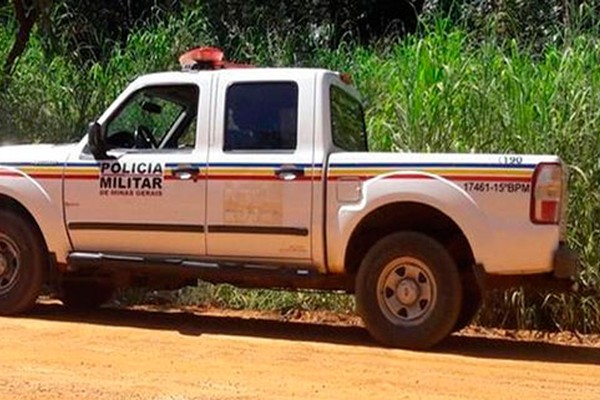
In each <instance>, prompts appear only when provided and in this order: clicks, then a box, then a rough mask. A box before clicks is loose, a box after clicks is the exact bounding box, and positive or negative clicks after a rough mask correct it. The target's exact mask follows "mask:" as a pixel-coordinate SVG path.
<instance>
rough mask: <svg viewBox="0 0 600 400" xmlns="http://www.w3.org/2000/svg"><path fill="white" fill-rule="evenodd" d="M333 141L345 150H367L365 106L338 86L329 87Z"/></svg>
mask: <svg viewBox="0 0 600 400" xmlns="http://www.w3.org/2000/svg"><path fill="white" fill-rule="evenodd" d="M329 98H330V101H331V135H332V137H333V143H334V144H335V145H336V146H337V147H339V148H340V149H342V150H345V151H367V150H368V148H367V134H366V130H365V122H364V114H363V108H362V105H361V104H360V102H359V101H358V100H357V99H355V98H354V97H352V96H350V95H349V94H348V93H346V92H345V91H343V90H342V89H340V88H339V87H337V86H334V85H332V86H331V88H330V89H329Z"/></svg>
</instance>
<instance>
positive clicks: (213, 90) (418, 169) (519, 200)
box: [0, 48, 578, 349]
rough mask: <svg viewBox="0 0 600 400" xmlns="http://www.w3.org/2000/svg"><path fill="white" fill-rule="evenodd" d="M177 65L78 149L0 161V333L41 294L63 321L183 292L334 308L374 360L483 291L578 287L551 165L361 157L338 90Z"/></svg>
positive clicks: (301, 73) (201, 63) (519, 158)
mask: <svg viewBox="0 0 600 400" xmlns="http://www.w3.org/2000/svg"><path fill="white" fill-rule="evenodd" d="M182 62H183V63H184V64H186V66H187V67H189V68H187V70H185V71H181V72H165V73H157V74H150V75H146V76H142V77H140V78H138V79H136V80H135V81H134V82H133V83H132V84H131V85H130V86H129V87H128V88H127V89H126V90H125V91H124V92H123V93H122V94H121V95H120V96H119V97H118V98H117V99H116V100H115V102H114V103H113V104H112V105H111V106H110V107H109V108H108V109H107V110H106V112H104V113H103V114H102V116H101V117H100V118H99V119H98V120H97V122H95V123H93V124H91V125H90V128H89V132H88V134H87V136H86V137H85V138H83V139H82V140H81V142H79V143H77V144H70V145H22V146H6V147H2V148H0V176H1V179H0V313H1V314H5V315H8V314H16V313H21V312H25V311H26V310H28V309H29V308H30V307H32V305H33V304H34V302H35V301H36V298H37V297H38V295H39V293H40V291H41V288H42V287H43V285H46V286H50V287H53V288H55V289H56V290H57V291H58V293H59V295H60V296H61V298H62V299H63V301H64V303H65V304H66V305H69V306H73V307H92V306H98V305H100V304H102V303H104V302H106V301H107V300H108V299H109V298H110V296H111V295H112V294H113V292H114V290H115V288H119V287H126V286H133V285H143V286H146V287H151V288H177V287H181V286H183V285H186V284H189V283H192V284H193V283H194V282H196V280H197V279H202V280H205V281H210V282H216V283H218V282H228V283H232V284H235V285H239V286H245V287H272V288H288V289H299V288H308V289H320V290H336V291H345V292H348V293H355V295H356V304H357V310H358V312H359V313H360V315H361V316H362V318H363V319H364V322H365V325H366V327H367V329H368V330H369V332H370V333H371V334H372V336H373V337H374V338H375V339H376V340H377V341H379V342H380V343H382V344H384V345H387V346H394V347H404V348H414V349H421V348H427V347H430V346H432V345H434V344H436V343H438V342H439V341H440V340H442V339H443V338H444V337H446V336H447V335H448V334H450V333H451V332H453V331H455V330H457V329H460V328H461V327H463V326H464V325H465V324H467V323H468V322H469V321H470V320H471V319H472V317H473V315H474V314H475V312H476V311H477V309H478V307H479V304H480V299H481V293H482V292H483V291H485V290H489V289H493V288H499V287H505V286H507V285H508V286H511V285H523V284H531V285H533V286H535V287H536V288H539V289H552V290H561V289H565V288H567V289H568V288H569V287H570V286H571V285H572V284H573V280H572V279H573V277H574V276H575V275H576V273H577V264H578V263H577V257H576V256H575V255H574V254H573V253H572V252H571V251H570V250H568V249H567V248H566V246H565V245H564V242H565V225H566V221H565V215H566V198H567V192H566V184H565V168H564V165H563V164H562V162H561V160H560V159H559V158H558V157H556V156H546V155H512V154H496V155H493V154H487V155H484V154H481V155H475V154H414V153H369V152H368V151H367V150H368V149H367V138H366V132H365V124H364V120H363V110H362V106H361V102H360V101H359V96H358V94H357V92H356V90H355V89H354V88H353V87H352V86H351V85H350V84H349V81H348V79H347V77H346V76H345V75H340V74H338V73H336V72H331V71H327V70H321V69H285V68H282V69H279V68H274V69H261V68H236V67H237V66H236V65H232V64H229V63H226V62H224V61H223V60H222V55H221V53H219V52H218V51H216V50H215V49H210V48H208V49H207V48H201V49H197V50H195V51H192V52H191V53H188V54H187V55H186V56H185V57H182Z"/></svg>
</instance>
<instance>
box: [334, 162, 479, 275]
mask: <svg viewBox="0 0 600 400" xmlns="http://www.w3.org/2000/svg"><path fill="white" fill-rule="evenodd" d="M361 192H362V196H361V199H360V201H359V202H357V203H352V204H343V203H342V204H338V205H337V207H335V209H334V210H331V209H330V212H331V211H333V212H335V216H332V217H333V218H331V219H330V224H329V236H328V238H329V239H330V244H331V246H330V247H329V249H330V253H329V255H330V259H329V261H330V263H329V266H330V269H331V270H332V272H338V273H339V272H342V271H343V268H344V257H345V254H346V251H347V247H348V244H349V242H350V238H351V236H352V233H353V232H354V230H355V229H356V228H357V226H358V225H359V224H360V222H361V221H362V220H363V218H365V217H366V216H367V215H369V214H370V213H371V212H373V211H375V210H377V209H378V208H380V207H382V206H385V205H388V204H392V203H402V202H413V203H420V204H423V205H427V206H430V207H432V208H435V209H437V210H439V211H440V212H442V213H444V214H445V215H447V216H448V217H449V218H451V219H452V220H453V221H454V222H455V223H456V225H457V226H458V227H459V228H460V229H461V230H462V232H463V233H464V235H465V237H466V238H467V240H468V241H469V244H470V246H471V249H472V251H473V255H474V256H475V259H476V260H477V261H479V260H481V258H482V257H483V255H484V254H486V253H487V250H486V241H485V240H484V235H481V232H486V231H487V230H488V225H489V224H488V220H487V218H486V216H485V214H484V213H483V212H482V210H481V209H480V208H479V206H478V205H477V203H476V202H475V201H474V200H473V198H472V197H471V196H469V194H468V193H467V192H465V191H464V190H463V189H462V188H461V187H460V186H458V185H456V184H455V183H453V182H451V181H449V180H447V179H444V178H442V177H440V176H438V175H433V174H429V173H426V172H417V173H415V172H393V173H389V174H383V175H379V176H377V177H375V178H373V179H370V180H367V181H365V182H364V183H363V185H362V188H361Z"/></svg>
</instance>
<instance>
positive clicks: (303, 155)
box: [207, 75, 313, 262]
mask: <svg viewBox="0 0 600 400" xmlns="http://www.w3.org/2000/svg"><path fill="white" fill-rule="evenodd" d="M218 87H219V90H218V93H219V95H218V97H217V102H216V104H217V110H216V117H215V120H216V123H215V132H214V135H213V137H214V138H215V140H214V141H213V142H212V143H211V146H210V151H209V168H208V200H207V203H208V205H207V207H208V214H207V228H208V233H207V253H208V255H209V256H219V257H220V256H227V257H231V256H234V257H241V258H243V259H245V260H249V259H272V260H290V259H296V260H298V261H299V262H301V261H302V260H304V261H306V260H308V259H310V258H311V235H312V226H311V217H312V207H313V204H312V181H313V168H312V167H313V165H312V157H313V156H312V146H313V126H312V123H311V121H312V120H313V115H312V112H313V111H312V110H313V108H312V101H311V100H312V93H309V92H308V91H306V92H302V91H301V90H300V88H312V87H313V85H312V82H311V83H309V82H305V84H303V85H300V86H299V85H298V84H297V82H295V81H262V82H257V81H244V77H243V76H241V75H240V76H238V77H237V79H236V80H233V78H228V77H220V80H219V82H218ZM310 90H312V89H310ZM300 115H302V116H303V118H300V117H299V116H300Z"/></svg>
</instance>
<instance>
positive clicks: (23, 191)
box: [0, 167, 70, 263]
mask: <svg viewBox="0 0 600 400" xmlns="http://www.w3.org/2000/svg"><path fill="white" fill-rule="evenodd" d="M55 171H56V170H55ZM62 182H63V176H62V169H61V170H60V171H56V172H54V173H53V174H50V173H49V174H44V175H43V176H40V177H39V178H38V179H35V178H33V177H31V176H30V175H28V174H27V173H25V172H23V171H21V170H19V169H16V168H11V167H0V195H3V196H6V197H9V198H11V199H13V200H14V201H16V202H18V203H19V204H21V206H23V207H24V208H25V209H26V210H27V211H28V212H29V213H30V214H31V215H32V217H33V218H34V219H35V221H36V223H37V224H38V226H39V228H40V231H41V233H42V235H43V237H44V240H45V241H46V245H47V247H48V250H49V251H50V252H53V253H55V255H56V261H57V262H59V263H64V262H66V259H67V254H68V252H69V250H70V243H69V239H68V236H67V232H66V229H65V225H64V216H63V204H62Z"/></svg>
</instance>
